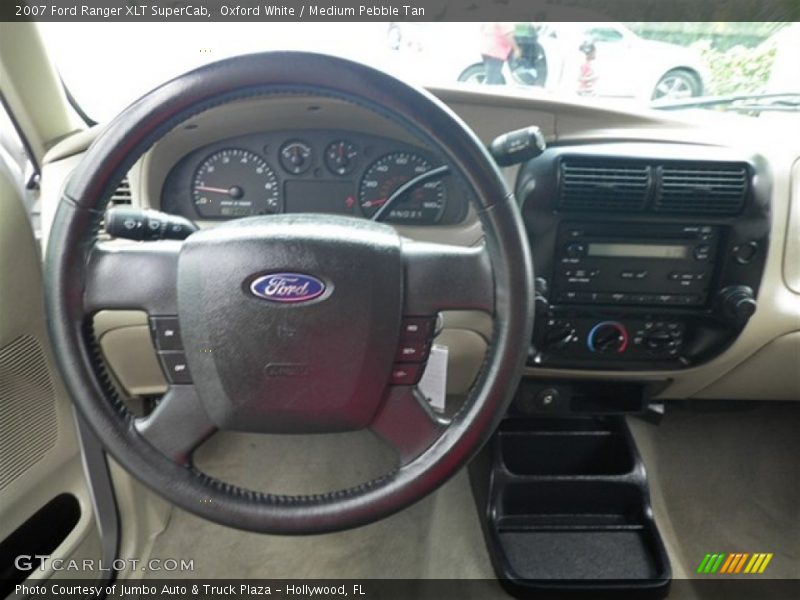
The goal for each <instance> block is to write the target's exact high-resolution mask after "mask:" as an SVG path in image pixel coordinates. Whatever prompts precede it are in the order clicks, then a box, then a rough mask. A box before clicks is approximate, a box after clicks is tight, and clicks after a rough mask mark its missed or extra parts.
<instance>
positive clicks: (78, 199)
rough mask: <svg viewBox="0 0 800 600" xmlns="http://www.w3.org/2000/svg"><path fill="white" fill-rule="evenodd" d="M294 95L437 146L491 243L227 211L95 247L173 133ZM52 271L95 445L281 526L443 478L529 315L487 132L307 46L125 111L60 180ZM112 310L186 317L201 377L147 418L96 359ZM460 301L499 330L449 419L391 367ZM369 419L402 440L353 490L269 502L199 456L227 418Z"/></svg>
mask: <svg viewBox="0 0 800 600" xmlns="http://www.w3.org/2000/svg"><path fill="white" fill-rule="evenodd" d="M287 94H289V95H292V94H293V95H303V96H309V95H311V96H315V95H316V96H322V97H328V98H336V99H339V100H343V101H346V102H350V103H355V104H357V105H358V106H360V107H362V108H364V109H367V110H370V111H374V112H375V113H378V114H379V115H381V116H383V117H384V118H386V119H389V120H391V121H393V122H394V123H396V124H398V125H400V126H401V127H403V128H405V129H406V130H407V131H408V132H409V133H411V134H413V135H414V136H416V138H417V139H419V140H421V141H423V142H424V143H426V144H427V145H428V146H429V147H430V148H432V149H434V150H436V151H437V152H439V153H440V154H441V155H442V156H443V157H444V158H445V159H446V161H447V162H448V163H449V166H450V168H451V169H452V172H453V175H455V176H458V177H460V178H461V179H462V180H463V182H464V183H465V185H467V186H468V188H469V189H470V190H471V192H473V194H471V196H472V197H473V198H474V199H475V200H473V201H474V202H475V204H476V206H475V207H474V208H475V210H476V212H477V215H478V218H479V220H480V222H481V224H482V227H483V230H484V235H485V240H484V242H483V243H482V244H481V245H480V246H479V247H471V248H465V247H456V246H450V245H444V244H436V243H424V242H415V241H411V240H408V239H405V238H403V237H401V236H400V235H399V234H398V233H397V231H396V230H395V229H394V228H392V227H390V226H388V225H385V224H382V223H376V222H374V221H368V220H365V219H356V218H348V217H334V216H330V215H276V216H262V217H251V218H246V219H239V220H233V221H230V222H227V223H225V224H222V225H220V226H217V227H214V228H211V229H206V230H203V231H200V232H197V233H194V234H192V235H191V236H190V237H188V238H187V239H186V240H185V241H183V242H177V241H160V242H144V243H143V242H134V243H109V242H102V241H99V240H98V235H97V232H98V226H99V223H100V220H101V219H102V218H103V215H104V211H105V208H106V205H107V204H108V200H109V197H110V195H111V192H112V191H113V189H114V188H115V187H116V186H117V184H118V182H119V181H120V180H121V179H122V177H123V175H124V174H125V173H127V171H128V170H129V169H130V167H131V166H132V165H133V163H134V162H135V161H136V160H137V159H138V158H139V157H140V156H141V155H142V154H143V153H144V152H145V151H147V149H148V148H150V147H151V146H152V145H153V144H154V143H155V142H156V141H158V140H159V139H160V138H161V137H163V136H164V135H165V134H166V133H168V132H169V131H170V130H172V129H173V128H175V127H176V126H177V125H179V124H181V123H183V122H184V121H186V120H187V119H189V118H190V117H192V116H194V115H197V114H199V113H201V112H203V111H205V110H208V109H210V108H213V107H217V106H221V105H223V104H226V103H230V102H235V101H237V100H242V99H252V98H258V97H264V98H266V101H268V98H269V97H270V96H276V95H278V96H284V97H285V96H286V95H287ZM275 275H280V277H278V278H277V280H276V279H274V278H272V276H275ZM45 277H46V282H47V283H46V285H47V298H46V306H47V316H48V324H49V328H50V334H51V339H52V342H53V344H54V347H55V353H56V356H57V359H58V364H59V367H60V369H61V372H62V374H63V377H64V379H65V382H66V385H67V387H68V390H69V392H70V393H71V395H72V398H73V400H74V402H75V404H76V405H77V407H78V409H79V411H80V412H81V413H82V416H83V417H84V418H85V419H86V421H87V422H88V423H89V425H90V426H91V427H92V429H93V430H94V432H95V433H96V435H97V437H98V438H99V440H100V441H101V443H102V444H103V445H104V447H105V448H106V449H107V450H108V451H109V452H110V453H111V454H112V455H113V456H114V457H115V458H116V459H117V460H118V461H119V462H120V463H121V464H122V465H123V466H124V467H125V468H126V469H127V470H128V471H130V472H131V473H132V474H133V475H134V476H136V477H137V478H138V479H140V480H141V481H142V482H144V483H145V484H146V485H148V486H149V487H151V488H152V489H153V490H155V491H157V492H158V493H160V494H161V495H162V496H164V497H165V498H166V499H168V500H169V501H171V502H173V503H174V504H176V505H178V506H180V507H182V508H183V509H185V510H187V511H189V512H192V513H195V514H196V515H199V516H201V517H204V518H206V519H209V520H211V521H215V522H218V523H221V524H224V525H228V526H232V527H237V528H240V529H244V530H250V531H259V532H264V533H273V534H274V533H283V534H309V533H321V532H328V531H334V530H340V529H346V528H351V527H356V526H359V525H363V524H366V523H369V522H371V521H375V520H377V519H380V518H382V517H385V516H388V515H389V514H392V513H393V512H396V511H398V510H400V509H402V508H404V507H406V506H408V505H410V504H411V503H413V502H415V501H417V500H419V499H421V498H422V497H424V496H425V495H426V494H428V493H430V492H431V491H433V490H435V489H436V488H437V487H438V486H439V485H441V484H442V483H444V482H445V481H446V480H447V479H448V478H449V477H450V476H452V475H453V474H455V473H456V472H457V471H458V470H459V469H460V468H461V467H462V466H464V465H465V464H466V463H467V462H468V461H469V460H470V459H471V458H472V457H473V456H474V455H475V453H477V451H478V450H479V449H480V447H481V446H482V445H483V444H484V443H485V442H486V441H487V440H488V439H489V437H490V436H491V434H492V432H493V431H494V429H495V428H496V426H497V424H498V423H499V421H500V419H501V418H502V416H503V414H504V412H505V410H506V409H507V407H508V404H509V402H510V400H511V397H512V395H513V393H514V390H515V389H516V386H517V384H518V382H519V378H520V373H521V369H522V366H523V362H524V359H525V357H526V355H527V349H528V345H529V343H530V336H531V331H532V327H533V322H532V321H533V269H532V264H531V256H530V250H529V247H528V244H527V240H526V235H525V231H524V228H523V226H522V222H521V219H520V216H519V211H518V209H517V207H516V205H515V202H514V198H513V195H512V194H511V193H510V192H509V190H508V189H507V186H506V184H505V182H504V180H503V177H502V176H501V174H500V172H499V171H498V169H497V167H496V165H495V163H494V162H493V161H492V159H491V157H490V156H489V155H488V153H487V152H486V150H485V149H484V147H483V145H482V144H481V143H480V142H479V140H478V139H477V138H476V137H475V136H474V134H473V133H472V132H471V131H470V130H469V129H468V128H467V126H466V125H465V124H464V123H463V122H462V121H461V120H460V119H459V118H458V117H456V116H455V115H454V114H453V113H452V112H451V111H450V110H449V109H448V108H447V107H445V106H444V105H443V104H442V103H441V102H439V101H438V100H437V99H436V98H434V97H433V96H431V95H430V94H428V93H426V92H424V91H421V90H418V89H415V88H413V87H410V86H408V85H406V84H404V83H402V82H400V81H398V80H396V79H394V78H393V77H390V76H388V75H386V74H384V73H381V72H380V71H377V70H374V69H372V68H369V67H366V66H364V65H360V64H357V63H354V62H350V61H347V60H343V59H339V58H334V57H330V56H324V55H319V54H311V53H295V52H276V53H264V54H253V55H247V56H242V57H237V58H233V59H228V60H224V61H221V62H217V63H214V64H210V65H208V66H204V67H201V68H199V69H196V70H194V71H191V72H189V73H187V74H185V75H182V76H180V77H178V78H176V79H173V80H172V81H170V82H168V83H166V84H164V85H163V86H161V87H159V88H157V89H155V90H154V91H152V92H150V93H149V94H147V95H145V96H144V97H142V98H141V99H139V100H138V101H136V102H135V103H133V104H132V105H131V106H130V107H128V108H127V109H126V110H125V111H124V112H123V113H122V114H121V115H119V116H118V117H117V118H116V119H115V120H114V121H112V122H111V123H110V124H109V125H108V126H107V127H106V128H105V129H104V130H103V131H102V132H101V133H100V135H99V136H98V137H97V139H96V141H95V142H94V143H93V144H92V146H91V147H90V148H89V149H88V150H87V152H86V153H85V156H84V157H83V159H82V161H81V162H80V164H79V165H78V167H77V168H76V169H75V171H74V173H73V175H72V177H71V179H70V181H69V183H68V185H67V187H66V189H65V191H64V193H63V197H62V198H61V201H60V203H59V206H58V209H57V212H56V215H55V219H54V222H53V225H52V233H51V235H50V239H49V245H48V251H47V260H46V272H45ZM281 277H283V279H281ZM270 281H272V282H273V283H275V281H277V283H276V284H275V285H272V287H270V284H269V282H270ZM265 282H266V283H265ZM276 286H277V287H276ZM290 300H291V301H290ZM105 309H136V310H143V311H146V312H147V313H148V315H150V317H159V316H177V317H178V319H179V323H180V329H181V336H182V339H183V346H184V349H185V353H186V360H187V363H188V366H189V371H190V372H191V375H192V380H191V381H192V383H184V384H173V385H170V387H169V389H168V391H167V392H166V394H165V395H164V397H163V398H162V399H161V401H160V402H159V403H158V405H157V406H156V408H155V409H154V410H153V412H152V413H151V414H150V415H148V416H146V417H135V416H134V415H133V414H132V413H131V412H130V411H128V410H127V409H126V407H125V404H124V403H123V401H122V400H121V399H120V398H119V397H118V395H117V393H116V392H115V391H114V387H113V385H112V384H111V381H110V378H109V376H108V375H107V374H106V372H105V371H104V368H103V364H102V360H101V355H100V352H99V349H98V346H97V344H96V342H95V340H94V336H93V334H92V316H93V315H94V314H95V313H96V312H98V311H100V310H105ZM453 309H467V310H480V311H485V312H487V313H489V314H490V315H491V316H492V320H493V331H492V335H491V339H490V342H489V346H488V349H487V353H486V357H485V360H484V363H483V365H482V367H481V369H480V373H479V375H478V376H477V379H476V381H475V383H474V384H473V386H472V389H471V390H470V392H469V395H468V397H467V400H466V401H465V403H464V405H463V406H462V407H461V408H460V409H459V410H458V411H457V412H456V414H454V415H453V416H452V418H450V419H449V420H447V421H445V420H443V419H441V418H437V417H436V416H434V415H433V413H432V412H431V411H430V410H429V408H428V407H427V404H426V401H425V400H424V399H423V398H422V397H421V395H420V394H419V392H418V391H417V390H416V387H415V386H414V385H411V383H413V381H411V380H407V381H403V380H402V379H401V380H399V381H398V380H397V379H396V377H397V373H396V372H395V369H393V363H394V359H395V355H396V353H397V348H398V343H399V340H400V339H401V338H402V337H403V336H404V335H407V334H411V335H414V336H419V337H418V339H420V340H421V341H422V342H423V343H427V342H429V338H430V337H431V336H432V334H433V332H432V329H431V328H432V324H433V320H434V318H435V316H436V315H437V314H438V313H439V312H440V311H443V310H453ZM392 377H395V380H392ZM392 381H393V383H392ZM365 428H369V429H371V430H372V431H374V432H375V433H377V434H378V435H379V436H380V437H381V438H383V439H384V440H385V441H387V442H388V443H389V444H391V445H392V446H393V447H394V448H395V449H396V451H397V454H398V457H399V459H398V465H397V466H396V467H395V468H394V469H393V470H392V472H390V473H387V474H385V475H383V476H381V477H379V478H377V479H375V480H372V481H368V482H364V483H363V484H360V485H358V486H357V487H354V488H350V489H345V490H338V491H333V492H330V493H325V494H315V495H313V496H286V495H280V496H279V495H271V494H268V493H262V492H256V491H251V490H247V489H243V488H240V487H236V486H234V485H231V484H229V483H225V482H222V481H219V480H217V479H215V478H213V477H211V476H209V475H207V474H205V473H202V472H201V471H199V470H198V469H197V468H196V467H195V466H194V465H193V463H192V454H193V451H194V449H195V448H197V447H198V446H199V445H200V444H201V443H202V442H203V441H204V440H205V439H206V438H208V437H209V436H210V435H212V434H213V433H214V432H215V431H218V430H233V431H249V432H265V433H268V432H272V433H275V432H280V433H322V432H334V431H335V432H339V431H350V430H360V429H365ZM200 498H203V499H207V500H206V501H205V502H200V501H199V499H200Z"/></svg>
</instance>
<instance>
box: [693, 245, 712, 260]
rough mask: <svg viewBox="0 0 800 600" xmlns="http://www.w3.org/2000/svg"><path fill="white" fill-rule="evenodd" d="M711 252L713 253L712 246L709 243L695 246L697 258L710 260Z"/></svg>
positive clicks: (695, 256)
mask: <svg viewBox="0 0 800 600" xmlns="http://www.w3.org/2000/svg"><path fill="white" fill-rule="evenodd" d="M710 254H711V246H709V245H708V244H699V245H697V246H695V248H694V258H695V260H708V257H709V255H710Z"/></svg>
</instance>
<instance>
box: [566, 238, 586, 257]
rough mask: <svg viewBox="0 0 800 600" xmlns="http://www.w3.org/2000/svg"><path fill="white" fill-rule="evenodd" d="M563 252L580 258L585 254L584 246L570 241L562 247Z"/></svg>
mask: <svg viewBox="0 0 800 600" xmlns="http://www.w3.org/2000/svg"><path fill="white" fill-rule="evenodd" d="M564 253H565V254H566V255H567V257H569V258H580V257H581V256H583V255H584V254H586V246H584V245H583V244H580V243H578V242H572V243H569V244H567V245H566V247H565V248H564Z"/></svg>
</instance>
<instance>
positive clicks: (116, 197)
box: [109, 177, 131, 208]
mask: <svg viewBox="0 0 800 600" xmlns="http://www.w3.org/2000/svg"><path fill="white" fill-rule="evenodd" d="M130 203H131V182H130V181H129V180H128V178H127V177H125V178H124V179H123V180H122V181H121V182H120V183H119V185H118V186H117V189H116V190H114V193H113V194H111V200H110V201H109V208H111V207H113V206H121V205H124V204H130Z"/></svg>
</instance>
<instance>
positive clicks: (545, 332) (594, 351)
mask: <svg viewBox="0 0 800 600" xmlns="http://www.w3.org/2000/svg"><path fill="white" fill-rule="evenodd" d="M544 320H545V323H544V326H542V327H537V336H536V338H535V339H534V348H535V357H536V359H537V362H549V361H552V360H556V361H558V362H564V361H567V362H569V361H570V360H576V361H585V360H587V359H591V360H595V361H618V360H619V361H626V362H639V361H641V362H648V361H661V362H665V361H676V360H679V358H680V356H681V351H682V349H683V345H684V341H685V336H686V325H685V323H684V322H683V321H682V320H677V319H673V318H669V317H659V316H654V315H644V316H635V317H626V318H621V319H603V318H598V317H594V316H554V315H552V314H551V315H547V316H545V318H544Z"/></svg>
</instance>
